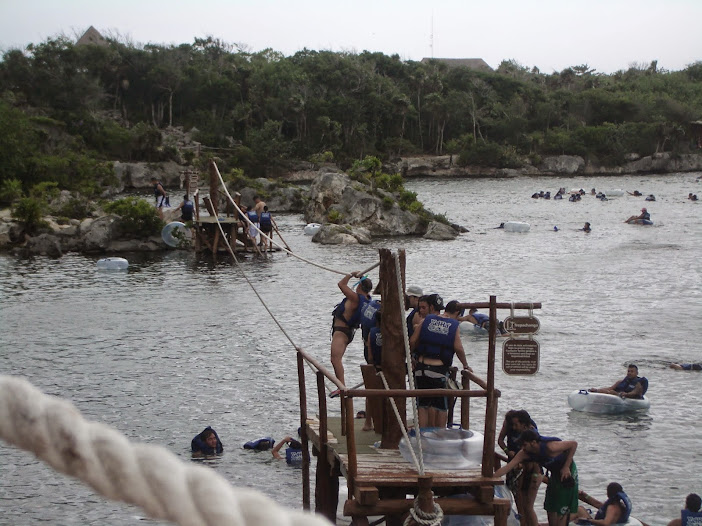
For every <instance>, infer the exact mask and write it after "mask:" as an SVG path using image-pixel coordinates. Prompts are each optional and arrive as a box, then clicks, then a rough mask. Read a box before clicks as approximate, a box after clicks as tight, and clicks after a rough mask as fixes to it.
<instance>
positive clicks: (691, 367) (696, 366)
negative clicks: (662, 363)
mask: <svg viewBox="0 0 702 526" xmlns="http://www.w3.org/2000/svg"><path fill="white" fill-rule="evenodd" d="M670 368H671V369H676V370H678V371H702V363H671V364H670Z"/></svg>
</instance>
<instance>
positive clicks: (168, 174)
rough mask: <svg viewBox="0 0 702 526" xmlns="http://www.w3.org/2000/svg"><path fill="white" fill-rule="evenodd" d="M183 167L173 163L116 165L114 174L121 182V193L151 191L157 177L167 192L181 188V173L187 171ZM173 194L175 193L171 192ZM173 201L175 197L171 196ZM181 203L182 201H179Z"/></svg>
mask: <svg viewBox="0 0 702 526" xmlns="http://www.w3.org/2000/svg"><path fill="white" fill-rule="evenodd" d="M185 168H186V167H185V166H182V165H180V164H178V163H176V162H173V161H166V162H163V163H145V162H139V163H122V162H119V161H117V162H115V163H114V168H113V169H114V173H115V175H116V176H117V179H118V180H119V181H120V184H121V189H119V191H120V192H121V191H122V190H124V189H125V188H149V189H151V177H155V178H156V179H158V180H159V181H161V184H163V186H164V187H165V188H166V190H169V189H173V188H180V175H181V174H180V172H181V171H183V170H185ZM170 193H171V194H173V192H172V191H171V192H170ZM171 200H173V197H172V195H171ZM178 202H180V200H178Z"/></svg>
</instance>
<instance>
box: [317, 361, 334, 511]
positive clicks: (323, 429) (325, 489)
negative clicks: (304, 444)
mask: <svg viewBox="0 0 702 526" xmlns="http://www.w3.org/2000/svg"><path fill="white" fill-rule="evenodd" d="M317 396H318V397H319V455H318V456H317V476H316V482H315V488H314V505H315V512H316V513H319V514H320V515H323V516H325V517H326V518H327V519H329V520H330V521H331V522H332V523H334V524H336V508H337V507H338V505H339V476H338V475H337V474H336V473H335V469H334V466H332V464H331V463H330V462H329V447H328V445H327V394H326V391H325V389H324V374H323V373H321V372H320V371H317Z"/></svg>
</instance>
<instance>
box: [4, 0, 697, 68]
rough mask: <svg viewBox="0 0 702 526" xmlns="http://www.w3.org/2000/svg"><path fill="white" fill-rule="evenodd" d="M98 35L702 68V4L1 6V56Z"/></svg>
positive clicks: (276, 1)
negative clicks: (90, 31)
mask: <svg viewBox="0 0 702 526" xmlns="http://www.w3.org/2000/svg"><path fill="white" fill-rule="evenodd" d="M91 25H92V26H94V27H95V28H96V29H97V30H98V31H100V32H101V33H102V34H103V35H110V36H113V37H115V36H119V37H120V38H121V40H123V41H125V40H126V41H130V42H132V43H133V44H135V45H139V44H142V45H143V44H148V43H153V44H165V45H169V44H175V45H177V44H182V43H192V42H193V40H194V39H195V38H202V37H207V36H213V37H215V38H219V39H221V40H223V41H224V42H227V43H231V44H237V45H240V46H241V47H242V48H243V49H245V50H247V51H251V52H256V51H261V50H263V49H266V48H271V49H273V50H274V51H279V52H281V53H283V54H284V55H286V56H289V55H293V54H294V53H296V52H297V51H299V50H301V49H304V48H307V49H310V50H331V51H344V52H357V53H360V52H362V51H364V50H368V51H379V52H382V53H385V54H386V55H393V54H397V55H399V56H400V58H401V59H403V60H421V59H422V58H423V57H435V58H482V59H483V60H485V61H486V62H487V63H488V64H489V65H490V66H491V67H492V68H497V67H498V66H499V64H500V62H502V61H503V60H515V61H517V62H518V63H520V64H522V65H523V66H526V67H528V68H532V67H533V66H536V67H538V68H539V70H540V71H541V72H542V73H553V72H554V71H561V70H563V69H565V68H567V67H570V66H578V65H583V64H587V65H588V66H589V67H590V68H594V69H595V70H596V71H597V72H600V73H613V72H615V71H618V70H622V69H624V70H626V69H628V68H629V67H630V66H637V67H640V66H648V65H649V64H650V63H651V62H652V61H653V60H657V61H658V67H659V68H664V69H667V70H670V71H675V70H681V69H684V68H685V67H686V66H687V65H689V64H691V63H693V62H696V61H700V60H702V0H665V1H663V0H656V1H652V0H531V1H529V0H480V1H478V0H435V1H433V2H432V1H431V0H425V1H419V0H401V1H397V0H374V1H373V0H347V1H343V2H342V1H338V0H298V1H296V2H292V1H289V0H200V1H193V0H190V1H184V0H117V1H111V2H107V1H105V0H0V51H7V50H8V49H12V48H24V47H25V46H26V45H27V44H30V43H34V44H38V43H40V42H43V41H45V40H46V39H47V38H51V37H55V36H58V35H61V34H64V35H66V36H68V37H71V38H76V35H80V34H82V33H83V32H84V31H85V30H86V29H87V28H88V27H90V26H91Z"/></svg>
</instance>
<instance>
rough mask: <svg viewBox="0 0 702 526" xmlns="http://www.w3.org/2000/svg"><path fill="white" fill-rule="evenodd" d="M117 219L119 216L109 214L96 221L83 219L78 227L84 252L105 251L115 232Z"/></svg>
mask: <svg viewBox="0 0 702 526" xmlns="http://www.w3.org/2000/svg"><path fill="white" fill-rule="evenodd" d="M118 218H119V216H116V215H114V214H110V215H107V216H103V217H100V218H98V219H85V220H84V221H83V222H82V223H81V225H80V233H81V238H82V245H83V247H84V250H85V251H86V252H96V251H98V252H101V251H105V250H106V249H107V247H108V246H109V244H110V242H111V241H112V239H113V238H114V237H115V234H116V232H117V224H118V222H117V219H118Z"/></svg>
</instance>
